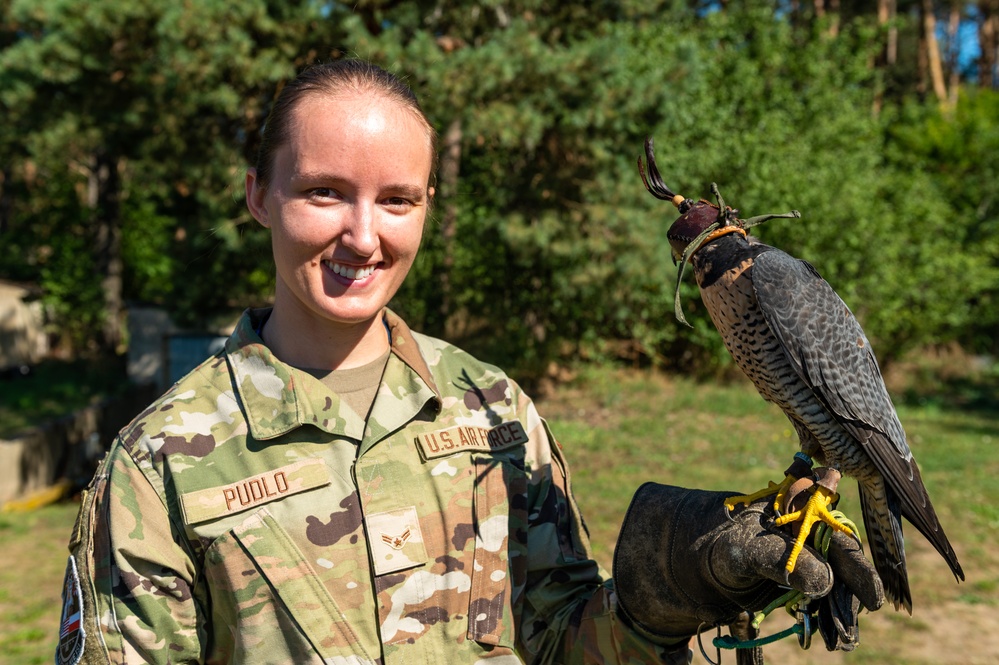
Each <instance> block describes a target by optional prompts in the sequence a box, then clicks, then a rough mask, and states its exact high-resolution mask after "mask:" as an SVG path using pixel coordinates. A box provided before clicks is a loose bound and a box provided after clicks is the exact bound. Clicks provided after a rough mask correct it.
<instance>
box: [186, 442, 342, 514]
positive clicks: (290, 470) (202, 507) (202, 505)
mask: <svg viewBox="0 0 999 665" xmlns="http://www.w3.org/2000/svg"><path fill="white" fill-rule="evenodd" d="M329 484H330V471H329V469H328V468H327V467H326V462H325V461H323V460H322V459H319V458H309V459H304V460H301V461H299V462H295V463H294V464H289V465H287V466H282V467H281V468H279V469H273V470H271V471H265V472H264V473H258V474H257V475H255V476H252V477H250V478H247V479H245V480H240V481H238V482H235V483H230V484H228V485H220V486H219V487H209V488H207V489H203V490H197V491H195V492H187V493H185V494H182V495H181V497H180V508H181V511H182V512H183V514H184V521H185V522H186V523H187V524H197V523H198V522H205V521H207V520H213V519H218V518H219V517H223V516H225V515H232V514H234V513H239V512H242V511H244V510H249V509H250V508H255V507H256V506H260V505H263V504H265V503H269V502H271V501H275V500H277V499H281V498H284V497H286V496H291V495H292V494H298V493H299V492H305V491H306V490H311V489H314V488H316V487H322V486H324V485H329Z"/></svg>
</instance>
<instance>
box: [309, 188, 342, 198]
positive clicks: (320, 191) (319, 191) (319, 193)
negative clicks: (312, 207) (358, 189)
mask: <svg viewBox="0 0 999 665" xmlns="http://www.w3.org/2000/svg"><path fill="white" fill-rule="evenodd" d="M309 195H310V196H312V197H313V198H317V199H333V198H337V197H338V196H339V194H337V191H336V190H335V189H333V188H331V187H313V188H312V189H310V190H309Z"/></svg>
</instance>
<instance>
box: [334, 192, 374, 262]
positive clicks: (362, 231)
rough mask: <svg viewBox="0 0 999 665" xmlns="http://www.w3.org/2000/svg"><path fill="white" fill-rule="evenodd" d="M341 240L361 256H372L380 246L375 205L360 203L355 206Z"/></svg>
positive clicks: (345, 245)
mask: <svg viewBox="0 0 999 665" xmlns="http://www.w3.org/2000/svg"><path fill="white" fill-rule="evenodd" d="M340 242H341V244H343V246H344V247H347V248H349V249H351V250H353V251H354V252H355V253H357V254H358V255H360V256H370V255H371V254H374V252H375V250H376V249H377V248H378V229H377V219H376V215H375V209H374V205H372V204H370V203H364V202H361V203H358V204H357V205H355V206H354V208H353V211H352V214H351V216H350V218H349V219H348V220H347V226H346V228H345V229H344V230H343V234H342V235H341V237H340Z"/></svg>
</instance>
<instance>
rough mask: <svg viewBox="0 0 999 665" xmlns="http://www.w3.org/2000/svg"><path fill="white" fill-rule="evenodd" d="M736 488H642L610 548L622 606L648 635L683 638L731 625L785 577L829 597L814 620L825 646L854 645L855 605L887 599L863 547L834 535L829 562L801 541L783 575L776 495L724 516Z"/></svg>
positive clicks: (774, 592)
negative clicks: (775, 520) (774, 506)
mask: <svg viewBox="0 0 999 665" xmlns="http://www.w3.org/2000/svg"><path fill="white" fill-rule="evenodd" d="M734 494H736V493H734V492H708V491H703V490H690V489H684V488H680V487H671V486H667V485H660V484H657V483H646V484H645V485H642V487H640V488H639V489H638V491H637V492H636V493H635V496H634V498H633V499H632V503H631V507H630V508H629V509H628V513H627V515H626V516H625V519H624V523H623V524H622V526H621V534H620V536H619V537H618V542H617V547H616V549H615V552H614V585H615V588H616V590H617V597H618V612H619V614H621V615H623V616H624V619H625V621H627V622H628V623H630V624H631V625H632V626H633V627H634V628H635V629H636V630H638V631H639V632H641V633H644V634H645V635H646V636H647V637H650V638H652V639H655V640H657V641H661V642H666V643H668V642H679V643H685V642H686V640H687V639H688V638H689V637H691V636H692V635H694V634H695V633H696V632H697V631H698V629H699V628H700V627H702V626H703V625H705V624H706V625H707V626H719V625H729V624H732V623H735V622H736V621H737V620H738V619H739V618H740V615H742V613H743V612H750V613H752V612H756V611H759V610H761V609H763V608H764V607H766V605H767V604H769V603H770V602H771V601H773V600H774V599H776V598H778V597H779V596H781V595H783V593H785V591H786V588H782V585H784V584H785V580H786V583H788V584H790V586H792V587H793V588H795V589H797V590H799V591H801V592H803V593H804V594H805V595H807V596H809V597H810V598H823V597H825V598H824V599H823V601H822V605H823V608H822V610H821V611H820V620H819V628H820V630H821V631H822V634H823V638H824V639H825V641H826V646H827V648H834V647H837V646H838V647H840V648H845V649H851V648H853V645H854V644H855V642H856V636H857V630H856V621H857V613H858V611H859V606H860V605H863V606H864V607H866V608H868V609H870V610H876V609H878V608H880V607H881V604H882V603H883V602H884V589H883V587H882V584H881V580H880V578H879V577H878V575H877V573H876V572H875V571H874V566H873V565H872V564H871V563H870V562H869V561H868V560H867V559H866V558H865V557H864V554H863V551H862V550H861V548H860V546H859V545H858V544H857V543H856V541H854V540H852V539H851V538H849V537H848V536H845V535H844V534H840V533H837V534H835V536H834V537H833V540H832V544H831V546H830V549H829V554H828V557H829V561H828V563H827V562H825V561H823V560H822V559H821V557H819V556H818V554H816V553H815V552H814V551H813V550H811V549H810V548H808V547H806V548H805V550H804V551H802V553H801V556H800V557H799V559H798V562H797V565H796V566H795V569H794V572H792V573H791V575H790V577H789V578H787V577H786V573H785V571H784V564H785V563H786V561H787V556H788V554H789V553H790V551H791V546H792V540H791V537H790V535H789V534H787V533H785V532H784V531H783V530H780V529H776V528H774V527H772V526H769V525H770V523H771V522H772V521H773V511H772V509H771V508H770V505H771V504H772V501H773V498H772V497H770V498H767V499H761V500H759V501H756V502H754V503H753V504H751V505H750V506H748V507H746V508H745V509H741V510H738V511H736V512H735V513H734V514H733V516H732V519H729V517H728V516H727V514H726V512H727V511H726V509H725V507H724V500H725V498H726V497H729V496H732V495H734ZM743 618H744V617H743ZM830 645H832V646H830Z"/></svg>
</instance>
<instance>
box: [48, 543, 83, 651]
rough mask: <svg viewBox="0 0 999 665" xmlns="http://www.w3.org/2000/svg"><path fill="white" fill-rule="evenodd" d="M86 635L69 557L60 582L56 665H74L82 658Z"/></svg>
mask: <svg viewBox="0 0 999 665" xmlns="http://www.w3.org/2000/svg"><path fill="white" fill-rule="evenodd" d="M86 640H87V633H86V631H84V630H83V589H81V588H80V574H79V572H77V569H76V558H75V557H74V556H73V555H70V557H69V561H67V562H66V576H65V578H63V582H62V621H60V622H59V646H57V647H56V654H55V662H56V665H76V664H77V663H79V662H80V657H81V656H83V644H84V642H86Z"/></svg>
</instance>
